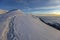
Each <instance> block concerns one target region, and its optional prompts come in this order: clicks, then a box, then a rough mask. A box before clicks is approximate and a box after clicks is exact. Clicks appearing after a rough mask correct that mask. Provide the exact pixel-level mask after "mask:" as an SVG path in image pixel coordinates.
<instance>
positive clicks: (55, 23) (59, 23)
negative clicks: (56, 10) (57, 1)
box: [38, 16, 60, 30]
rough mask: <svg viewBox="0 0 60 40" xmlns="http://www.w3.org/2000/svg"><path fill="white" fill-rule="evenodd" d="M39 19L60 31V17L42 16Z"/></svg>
mask: <svg viewBox="0 0 60 40" xmlns="http://www.w3.org/2000/svg"><path fill="white" fill-rule="evenodd" d="M38 18H39V19H40V20H41V21H43V22H44V23H45V24H48V25H50V26H52V27H53V28H56V29H58V30H60V16H40V17H38Z"/></svg>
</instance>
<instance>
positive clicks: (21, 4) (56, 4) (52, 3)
mask: <svg viewBox="0 0 60 40" xmlns="http://www.w3.org/2000/svg"><path fill="white" fill-rule="evenodd" d="M15 8H17V9H21V10H22V11H24V12H26V13H33V14H45V13H57V12H58V13H60V12H59V11H60V0H0V9H4V10H11V9H15Z"/></svg>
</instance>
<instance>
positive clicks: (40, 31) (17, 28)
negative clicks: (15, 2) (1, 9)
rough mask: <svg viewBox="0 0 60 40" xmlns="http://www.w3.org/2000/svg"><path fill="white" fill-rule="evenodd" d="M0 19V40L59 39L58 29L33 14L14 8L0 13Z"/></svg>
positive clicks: (59, 32)
mask: <svg viewBox="0 0 60 40" xmlns="http://www.w3.org/2000/svg"><path fill="white" fill-rule="evenodd" d="M0 20H1V21H0V40H60V31H58V30H56V29H54V28H52V27H51V26H49V25H46V24H45V23H44V22H42V21H41V20H39V18H37V17H36V16H33V15H26V14H23V13H22V12H20V11H18V10H15V11H10V12H8V14H4V16H3V15H1V17H0ZM44 20H46V19H44ZM49 20H50V19H49ZM48 22H49V21H48ZM51 23H52V22H51Z"/></svg>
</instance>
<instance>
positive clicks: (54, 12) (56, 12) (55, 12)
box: [52, 11, 60, 15]
mask: <svg viewBox="0 0 60 40" xmlns="http://www.w3.org/2000/svg"><path fill="white" fill-rule="evenodd" d="M52 13H53V14H56V15H60V11H53V12H52Z"/></svg>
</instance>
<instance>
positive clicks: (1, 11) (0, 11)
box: [0, 9, 8, 14]
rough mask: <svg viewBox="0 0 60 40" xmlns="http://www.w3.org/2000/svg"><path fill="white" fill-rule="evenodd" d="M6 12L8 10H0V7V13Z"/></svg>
mask: <svg viewBox="0 0 60 40" xmlns="http://www.w3.org/2000/svg"><path fill="white" fill-rule="evenodd" d="M6 12H8V11H7V10H2V9H0V14H4V13H6Z"/></svg>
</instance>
